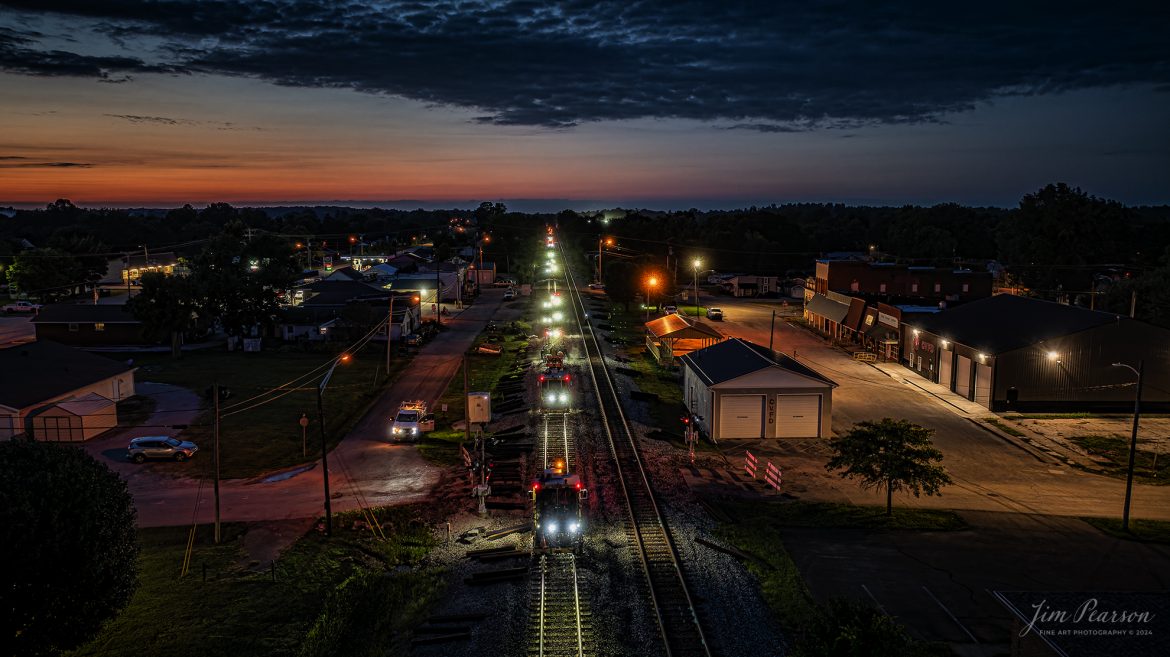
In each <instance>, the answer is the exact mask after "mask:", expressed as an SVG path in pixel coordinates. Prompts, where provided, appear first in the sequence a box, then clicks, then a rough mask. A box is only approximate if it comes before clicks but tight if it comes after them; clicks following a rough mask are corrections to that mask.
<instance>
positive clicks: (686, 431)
mask: <svg viewBox="0 0 1170 657" xmlns="http://www.w3.org/2000/svg"><path fill="white" fill-rule="evenodd" d="M679 420H680V421H681V422H682V424H683V437H684V438H686V441H687V453H688V454H689V455H690V457H691V465H694V464H695V444H696V443H698V442H699V427H698V426H697V424H698V421H699V416H698V415H695V414H694V413H687V414H686V415H683V416H682V417H680V418H679Z"/></svg>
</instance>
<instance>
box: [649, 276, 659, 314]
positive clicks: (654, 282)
mask: <svg viewBox="0 0 1170 657" xmlns="http://www.w3.org/2000/svg"><path fill="white" fill-rule="evenodd" d="M656 285H658V279H657V278H655V277H654V276H651V277H650V278H647V279H646V319H647V320H649V319H650V288H652V287H655V286H656Z"/></svg>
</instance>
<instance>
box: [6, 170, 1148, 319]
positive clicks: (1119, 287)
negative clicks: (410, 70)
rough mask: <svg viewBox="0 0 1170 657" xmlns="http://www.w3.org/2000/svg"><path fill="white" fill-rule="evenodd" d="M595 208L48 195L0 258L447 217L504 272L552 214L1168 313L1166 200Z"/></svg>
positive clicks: (395, 237)
mask: <svg viewBox="0 0 1170 657" xmlns="http://www.w3.org/2000/svg"><path fill="white" fill-rule="evenodd" d="M608 215H609V216H610V217H611V220H609V221H608V222H602V216H603V215H602V214H601V213H581V214H578V213H575V212H572V211H564V212H561V213H559V214H556V215H551V214H550V215H538V214H519V213H512V212H508V211H507V209H506V208H505V207H504V206H502V205H501V204H498V203H497V204H491V203H484V204H482V205H481V206H480V207H479V208H477V209H475V210H414V211H404V210H383V209H352V208H343V207H328V208H235V207H232V206H231V205H228V204H226V203H214V204H211V205H209V206H207V207H205V208H202V209H197V208H193V207H191V206H184V207H182V208H176V209H172V210H169V211H128V210H110V209H86V208H79V207H76V206H74V205H73V204H72V203H70V202H69V201H66V200H60V201H57V202H55V203H52V204H50V205H48V206H47V207H46V208H44V209H40V210H22V211H17V212H16V213H15V216H13V217H11V218H4V217H0V262H4V261H7V262H11V256H13V255H15V254H16V253H18V252H19V251H20V250H21V249H22V244H23V243H24V242H25V241H27V242H28V243H31V244H33V245H35V246H37V247H51V248H57V249H60V250H62V251H66V252H70V253H75V254H77V255H87V254H94V253H120V252H123V251H140V250H141V245H143V244H147V245H149V247H150V248H151V249H156V250H157V249H165V250H175V251H178V252H179V253H180V254H181V255H182V254H184V253H187V254H193V253H197V252H198V251H199V249H200V248H201V245H200V242H202V241H206V240H208V239H210V238H211V237H213V236H215V235H218V234H220V233H222V232H223V230H224V229H225V228H226V227H227V226H229V225H237V224H242V225H243V226H244V227H245V228H247V229H251V230H253V231H256V232H263V233H268V234H272V235H277V236H285V237H287V238H288V239H289V240H290V241H297V240H300V239H301V238H312V239H313V240H314V241H315V244H314V246H319V245H320V242H322V241H335V242H334V243H331V244H329V246H330V247H334V246H336V247H338V248H339V250H342V251H345V250H347V249H348V248H349V243H348V238H349V236H351V235H352V236H359V237H360V239H361V240H362V241H364V242H365V243H366V244H368V245H370V247H369V248H376V249H378V250H388V249H392V248H396V247H400V246H403V245H408V244H411V243H413V242H415V241H416V240H419V239H423V237H424V236H426V237H427V238H428V239H432V240H433V239H435V238H436V237H438V238H439V240H440V241H448V239H449V237H450V236H449V235H448V234H447V233H446V231H445V230H440V229H441V228H444V227H446V226H447V225H448V220H449V219H450V218H452V217H475V218H477V219H478V220H479V222H480V225H481V226H483V227H485V228H488V229H489V230H491V231H492V233H493V236H494V237H495V238H496V239H495V240H494V241H493V242H492V243H490V244H488V245H485V258H489V259H492V258H494V259H498V260H500V261H501V265H504V266H506V265H505V263H506V261H507V259H508V258H509V257H511V258H515V257H516V256H517V255H518V253H517V252H516V248H517V247H518V245H519V244H520V243H521V242H522V241H524V240H528V239H531V237H530V235H531V231H532V230H533V229H534V227H536V226H539V224H540V223H541V222H544V221H553V220H555V221H556V222H557V223H559V225H560V226H561V230H562V234H564V235H566V237H568V238H569V239H573V240H574V241H577V242H578V243H579V244H580V245H581V246H582V248H585V249H589V248H596V243H597V242H596V240H597V239H598V238H599V237H601V236H603V235H605V236H612V237H614V238H615V239H616V240H617V241H618V243H619V246H620V247H621V249H622V250H623V251H624V252H626V253H630V254H633V255H635V256H642V257H644V258H652V259H654V261H655V262H661V263H663V265H664V266H665V262H666V260H665V259H666V256H667V254H668V253H671V254H672V255H673V257H677V258H680V259H681V262H682V265H681V266H680V267H678V270H679V272H680V277H682V276H684V274H683V273H682V272H686V274H689V273H690V265H689V264H688V263H689V260H690V259H691V258H693V257H695V256H701V257H702V258H703V262H704V265H703V268H704V269H716V270H719V271H746V272H751V273H758V274H775V275H780V276H790V275H791V276H799V275H806V274H809V273H811V272H812V271H813V267H814V262H815V259H816V258H818V257H824V256H826V255H828V254H831V253H835V252H859V253H869V252H870V250H871V247H873V253H874V254H876V255H878V256H879V257H882V258H884V259H887V260H896V261H899V262H906V263H910V264H921V265H944V266H949V265H957V266H970V267H972V268H976V267H979V268H982V267H985V266H986V263H987V261H990V260H995V261H998V262H999V263H1001V264H1002V265H1003V266H1004V267H1005V268H1006V271H1007V273H1008V275H1009V280H1008V281H1006V282H1010V283H1011V284H1014V285H1019V286H1022V287H1026V288H1028V289H1030V290H1032V293H1034V294H1036V295H1038V296H1042V297H1046V298H1057V297H1065V298H1068V299H1070V300H1072V301H1073V302H1081V301H1082V300H1081V299H1080V298H1079V297H1078V295H1081V294H1088V293H1092V291H1093V290H1099V288H1100V282H1101V277H1102V276H1113V277H1116V278H1119V279H1120V280H1119V281H1118V282H1117V284H1116V285H1113V286H1112V287H1111V288H1110V289H1109V291H1108V292H1107V293H1102V294H1101V295H1100V296H1101V298H1094V299H1093V300H1092V303H1093V305H1094V306H1095V307H1098V308H1101V307H1106V308H1110V309H1116V310H1118V311H1124V312H1128V304H1129V300H1130V299H1131V298H1132V295H1133V294H1134V293H1136V294H1137V296H1138V299H1139V302H1138V308H1139V313H1138V314H1139V316H1144V317H1146V318H1148V319H1151V320H1155V321H1159V322H1160V323H1162V318H1163V317H1166V318H1170V292H1166V290H1170V206H1156V207H1127V206H1124V205H1122V204H1121V203H1118V202H1116V201H1110V200H1107V199H1101V198H1097V197H1094V196H1091V195H1089V194H1087V193H1085V192H1083V191H1081V190H1080V189H1077V188H1073V187H1069V186H1068V185H1065V184H1063V183H1059V184H1052V185H1048V186H1046V187H1044V188H1042V189H1040V190H1038V191H1036V192H1035V193H1031V194H1028V195H1026V196H1024V198H1023V199H1021V201H1020V204H1019V206H1018V207H1016V208H1012V209H1003V208H977V207H966V206H961V205H957V204H949V203H948V204H941V205H935V206H932V207H920V206H904V207H868V206H847V205H840V204H816V203H800V204H789V205H780V206H768V207H752V208H746V209H739V210H730V211H708V212H703V211H698V210H689V211H681V212H669V213H664V212H651V211H638V210H626V211H621V212H616V213H614V212H610V213H608ZM461 241H462V240H454V243H458V242H461ZM591 245H592V247H591ZM509 247H511V248H509ZM6 256H7V257H6ZM513 264H514V265H515V264H516V263H513ZM673 268H674V267H672V269H673ZM1099 291H1100V290H1099Z"/></svg>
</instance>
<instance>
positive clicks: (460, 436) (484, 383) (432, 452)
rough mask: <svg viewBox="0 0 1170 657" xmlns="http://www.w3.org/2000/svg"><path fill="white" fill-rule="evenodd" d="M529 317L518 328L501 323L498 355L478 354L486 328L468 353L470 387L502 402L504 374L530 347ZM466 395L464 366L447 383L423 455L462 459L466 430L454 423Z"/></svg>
mask: <svg viewBox="0 0 1170 657" xmlns="http://www.w3.org/2000/svg"><path fill="white" fill-rule="evenodd" d="M531 301H532V297H528V298H527V299H525V303H526V306H525V309H524V312H525V315H527V313H528V312H529V311H530V310H531V308H532V306H531ZM526 319H527V317H522V319H521V320H520V321H517V323H516V324H517V327H516V329H514V330H513V329H509V328H508V326H507V324H501V325H499V326H498V328H499V333H500V337H501V338H502V340H497V341H495V342H494V344H498V345H500V346H501V347H503V352H502V353H500V354H499V355H498V356H493V355H490V354H481V353H477V352H476V351H475V349H476V348H477V347H478V346H479V345H480V344H482V343H484V342H488V341H489V340H488V332H487V331H486V330H485V331H484V332H483V333H481V334H480V335H479V337H477V338H476V340H475V345H473V346H472V349H471V353H469V354H468V356H467V379H468V389H469V390H470V391H472V392H483V391H487V392H490V393H492V399H493V400H496V401H498V400H499V396H498V395H497V394H496V384H497V383H498V382H499V380H500V377H502V376H504V375H505V374H508V373H509V372H511V371H513V370H514V369H515V368H516V353H517V351H516V350H517V349H523V348H525V347H527V346H528V338H527V337H520V335H521V334H523V335H524V336H527V335H530V334H531V333H530V332H531V331H532V326H531V325H530V324H528V323H527V321H526ZM465 403H466V402H465V400H464V397H463V370H462V369H460V370H459V371H458V372H456V373H455V376H454V377H452V379H451V382H450V383H449V384H448V385H447V390H446V391H445V392H444V393H443V395H442V396H441V397H439V400H438V402H437V403H436V404H435V409H434V413H435V430H434V431H432V432H431V433H428V434H427V435H426V436H424V437H423V439H422V440H421V441H419V445H418V451H419V454H421V455H422V456H423V458H425V459H427V460H428V461H430V462H432V463H435V464H436V465H453V464H455V463H459V462H461V458H460V455H459V444H460V443H462V442H463V441H464V438H465V432H463V431H456V430H454V429H452V428H451V425H452V423H454V422H458V421H460V420H462V419H463V417H464V413H465ZM443 404H446V405H447V412H446V413H443V411H442V408H443Z"/></svg>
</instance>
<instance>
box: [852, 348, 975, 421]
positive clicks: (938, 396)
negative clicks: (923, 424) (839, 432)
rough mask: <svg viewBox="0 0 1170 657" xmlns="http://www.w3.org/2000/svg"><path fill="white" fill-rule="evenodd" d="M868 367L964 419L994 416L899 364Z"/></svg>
mask: <svg viewBox="0 0 1170 657" xmlns="http://www.w3.org/2000/svg"><path fill="white" fill-rule="evenodd" d="M868 365H870V366H871V367H873V368H875V369H877V370H879V371H881V372H882V373H883V374H885V375H886V376H888V377H890V378H891V379H893V380H895V381H898V382H900V383H905V384H907V385H909V386H912V387H914V388H917V389H918V390H919V391H920V392H921V393H922V394H923V395H927V396H930V397H933V398H934V399H935V401H937V402H938V403H939V404H941V405H945V406H947V407H949V410H951V411H952V412H955V413H958V414H960V415H962V416H964V417H971V418H985V417H993V416H994V415H995V414H994V413H992V412H991V411H990V410H988V409H987V408H986V407H984V406H981V405H979V404H976V403H975V402H973V401H971V400H970V399H967V398H966V397H960V396H959V395H957V394H955V393H954V392H952V391H950V390H948V389H947V387H946V386H943V385H939V384H937V383H933V382H931V381H928V380H926V379H924V378H922V377H920V376H918V375H917V374H915V373H914V372H912V371H910V370H908V369H906V368H905V367H903V366H902V365H901V364H899V363H891V362H876V363H868Z"/></svg>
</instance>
